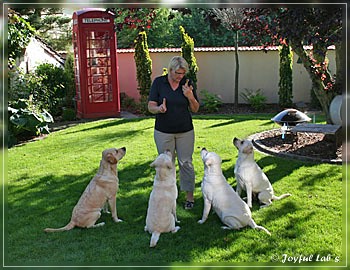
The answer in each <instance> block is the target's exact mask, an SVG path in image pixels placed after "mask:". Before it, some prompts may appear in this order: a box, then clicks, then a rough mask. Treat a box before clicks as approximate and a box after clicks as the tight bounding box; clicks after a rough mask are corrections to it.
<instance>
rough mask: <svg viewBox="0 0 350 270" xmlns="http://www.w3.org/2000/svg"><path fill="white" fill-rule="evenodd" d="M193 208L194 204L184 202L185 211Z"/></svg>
mask: <svg viewBox="0 0 350 270" xmlns="http://www.w3.org/2000/svg"><path fill="white" fill-rule="evenodd" d="M193 206H194V202H190V201H186V202H185V209H186V210H190V209H192V208H193Z"/></svg>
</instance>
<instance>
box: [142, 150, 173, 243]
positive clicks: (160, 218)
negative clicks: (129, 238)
mask: <svg viewBox="0 0 350 270" xmlns="http://www.w3.org/2000/svg"><path fill="white" fill-rule="evenodd" d="M151 167H154V168H155V169H156V175H155V177H154V183H153V190H152V192H151V194H150V197H149V201H148V209H147V216H146V226H145V231H148V232H149V233H151V234H152V237H151V241H150V247H155V246H156V245H157V242H158V240H159V236H160V234H161V233H165V232H172V233H176V232H177V231H178V230H179V229H180V227H179V226H175V222H179V221H178V220H177V217H176V199H177V193H178V191H177V187H176V171H175V164H174V163H173V161H172V155H171V152H170V151H168V150H167V151H165V152H164V153H162V154H160V155H159V156H158V157H157V158H156V160H155V161H153V162H152V163H151Z"/></svg>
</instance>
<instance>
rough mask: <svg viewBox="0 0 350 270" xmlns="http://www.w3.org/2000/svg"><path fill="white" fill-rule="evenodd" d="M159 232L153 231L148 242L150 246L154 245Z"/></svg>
mask: <svg viewBox="0 0 350 270" xmlns="http://www.w3.org/2000/svg"><path fill="white" fill-rule="evenodd" d="M159 236H160V232H153V233H152V237H151V242H150V243H149V246H150V247H155V246H156V245H157V242H158V240H159Z"/></svg>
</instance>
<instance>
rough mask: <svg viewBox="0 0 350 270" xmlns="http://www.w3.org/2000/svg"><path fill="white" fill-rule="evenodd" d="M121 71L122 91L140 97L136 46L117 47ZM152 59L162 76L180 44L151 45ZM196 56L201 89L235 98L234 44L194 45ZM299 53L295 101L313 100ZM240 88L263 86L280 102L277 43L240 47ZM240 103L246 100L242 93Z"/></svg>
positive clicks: (331, 58) (269, 97) (230, 99)
mask: <svg viewBox="0 0 350 270" xmlns="http://www.w3.org/2000/svg"><path fill="white" fill-rule="evenodd" d="M117 52H118V72H119V74H118V75H119V88H120V92H122V93H126V94H127V95H128V96H129V97H132V98H134V99H136V100H138V99H139V93H138V91H137V80H136V67H135V61H134V50H133V49H118V50H117ZM149 53H150V57H151V59H152V80H153V79H154V78H155V77H157V76H160V75H161V74H162V72H163V68H164V67H167V66H168V63H169V60H170V58H171V57H173V56H175V55H181V48H173V49H149ZM194 54H195V57H196V60H197V65H198V67H199V71H198V73H197V79H198V90H197V91H198V93H199V92H200V91H201V90H203V89H206V90H208V91H209V92H211V93H215V94H218V95H220V96H221V98H222V101H223V102H224V103H233V102H234V80H235V79H234V78H235V56H234V48H233V47H219V48H195V52H194ZM328 57H329V61H330V70H331V71H332V73H335V50H334V48H332V47H331V48H330V49H329V51H328ZM297 61H298V56H297V55H296V54H295V55H294V56H293V96H294V97H293V102H294V103H297V102H300V101H303V102H309V101H310V89H311V80H310V78H309V75H308V73H307V72H306V69H305V68H304V66H303V64H299V63H297ZM239 64H240V76H239V91H240V92H244V89H245V88H247V89H251V90H257V89H259V88H260V89H261V90H262V93H263V94H264V95H265V96H266V98H267V101H266V103H278V99H279V97H278V82H279V53H278V47H269V48H268V50H266V52H265V51H264V50H263V49H262V47H258V46H256V47H240V48H239ZM239 103H245V101H244V100H243V99H242V98H241V97H239Z"/></svg>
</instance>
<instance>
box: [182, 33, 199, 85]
mask: <svg viewBox="0 0 350 270" xmlns="http://www.w3.org/2000/svg"><path fill="white" fill-rule="evenodd" d="M180 32H181V34H182V45H181V54H182V57H183V58H185V60H186V61H187V63H188V67H189V71H188V73H187V76H188V77H189V78H190V79H191V80H192V81H193V84H194V87H195V89H197V72H198V66H197V61H196V57H195V56H194V41H193V39H192V38H191V37H190V36H189V35H188V34H187V33H186V32H185V28H183V27H182V26H180Z"/></svg>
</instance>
